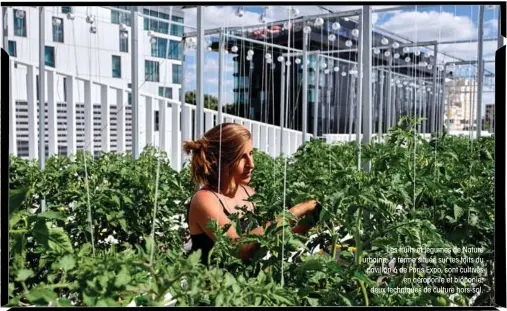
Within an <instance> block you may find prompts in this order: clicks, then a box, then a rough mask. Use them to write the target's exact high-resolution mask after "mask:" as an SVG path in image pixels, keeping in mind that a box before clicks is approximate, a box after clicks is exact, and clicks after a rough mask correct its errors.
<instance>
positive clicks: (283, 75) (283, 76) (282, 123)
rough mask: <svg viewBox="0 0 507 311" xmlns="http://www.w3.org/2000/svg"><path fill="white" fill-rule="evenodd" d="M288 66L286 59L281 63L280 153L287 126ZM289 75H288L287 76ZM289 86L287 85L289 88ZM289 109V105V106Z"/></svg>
mask: <svg viewBox="0 0 507 311" xmlns="http://www.w3.org/2000/svg"><path fill="white" fill-rule="evenodd" d="M286 67H287V69H289V68H288V66H287V65H285V61H283V62H281V63H280V154H282V152H283V149H282V148H283V128H284V127H285V81H286V79H287V77H288V76H289V73H288V72H287V73H285V72H286ZM286 76H287V77H286ZM288 88H289V86H288V85H287V89H288ZM287 109H288V107H287Z"/></svg>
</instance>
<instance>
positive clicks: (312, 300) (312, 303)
mask: <svg viewBox="0 0 507 311" xmlns="http://www.w3.org/2000/svg"><path fill="white" fill-rule="evenodd" d="M305 298H306V300H307V301H308V303H309V304H310V306H312V307H318V306H319V298H310V297H305Z"/></svg>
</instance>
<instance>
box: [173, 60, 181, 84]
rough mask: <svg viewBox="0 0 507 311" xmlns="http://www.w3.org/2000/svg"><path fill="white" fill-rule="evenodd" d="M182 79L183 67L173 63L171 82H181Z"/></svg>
mask: <svg viewBox="0 0 507 311" xmlns="http://www.w3.org/2000/svg"><path fill="white" fill-rule="evenodd" d="M182 80H183V67H182V66H181V65H178V64H173V83H175V84H181V82H182Z"/></svg>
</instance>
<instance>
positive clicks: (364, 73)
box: [358, 5, 372, 173]
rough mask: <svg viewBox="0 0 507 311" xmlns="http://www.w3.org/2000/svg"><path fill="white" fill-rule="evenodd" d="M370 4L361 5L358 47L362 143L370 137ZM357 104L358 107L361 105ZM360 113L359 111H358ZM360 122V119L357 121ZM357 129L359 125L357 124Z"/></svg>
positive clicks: (366, 142)
mask: <svg viewBox="0 0 507 311" xmlns="http://www.w3.org/2000/svg"><path fill="white" fill-rule="evenodd" d="M371 15H372V13H371V6H369V5H365V6H363V12H362V14H361V20H362V22H361V28H362V29H361V30H360V31H361V39H362V41H361V45H360V46H359V48H360V53H359V54H358V55H360V57H361V65H360V68H361V69H360V70H359V73H360V74H361V77H362V79H361V82H360V89H361V91H362V92H361V93H360V95H361V96H362V98H361V99H362V103H361V102H359V103H361V105H362V106H364V110H363V111H362V116H363V121H362V123H363V124H362V128H363V143H364V144H369V143H370V138H371V108H372V105H371V103H372V97H371V68H372V52H371V51H372V37H371V33H372V23H371ZM361 105H359V107H360V106H361ZM358 115H360V113H358ZM359 123H361V121H360V122H359ZM358 129H360V127H359V126H358ZM360 157H361V152H359V157H358V166H359V165H360V163H361V161H360V160H361V159H360ZM363 169H364V170H365V171H366V172H368V173H369V172H370V169H371V161H368V162H366V163H365V165H364V166H363Z"/></svg>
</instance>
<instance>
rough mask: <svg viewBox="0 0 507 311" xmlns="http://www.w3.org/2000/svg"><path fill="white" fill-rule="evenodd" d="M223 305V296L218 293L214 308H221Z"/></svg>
mask: <svg viewBox="0 0 507 311" xmlns="http://www.w3.org/2000/svg"><path fill="white" fill-rule="evenodd" d="M223 303H224V294H223V293H222V292H220V293H218V295H217V298H216V299H215V306H217V307H219V306H222V305H223Z"/></svg>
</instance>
